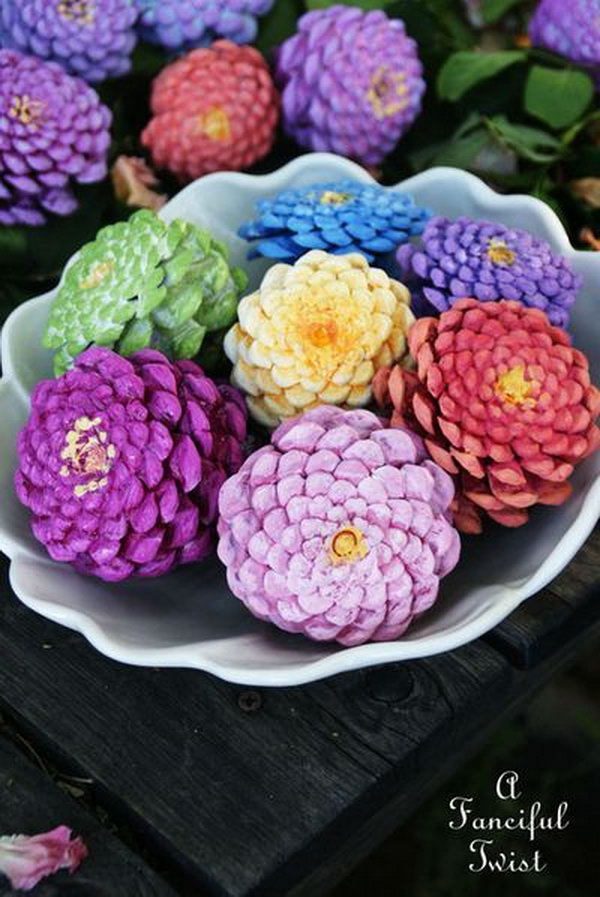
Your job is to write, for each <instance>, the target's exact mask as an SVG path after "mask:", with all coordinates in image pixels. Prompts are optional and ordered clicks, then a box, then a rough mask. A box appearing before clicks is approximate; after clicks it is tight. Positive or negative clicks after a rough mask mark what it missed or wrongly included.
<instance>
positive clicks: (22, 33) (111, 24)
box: [0, 0, 137, 81]
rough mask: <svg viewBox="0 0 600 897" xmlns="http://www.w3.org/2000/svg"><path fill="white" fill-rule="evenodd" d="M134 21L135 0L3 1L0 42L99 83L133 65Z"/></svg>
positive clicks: (0, 19) (127, 69) (0, 44)
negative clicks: (51, 61)
mask: <svg viewBox="0 0 600 897" xmlns="http://www.w3.org/2000/svg"><path fill="white" fill-rule="evenodd" d="M136 19H137V9H136V7H135V4H134V0H2V2H1V3H0V46H3V47H11V48H12V49H14V50H20V51H21V52H23V53H31V54H32V55H34V56H37V57H38V58H39V59H48V60H53V61H54V62H58V63H59V64H60V65H61V67H62V68H63V69H64V70H65V71H66V72H69V73H70V74H71V75H79V76H80V77H81V78H84V79H85V80H86V81H103V80H104V79H105V78H116V77H118V76H119V75H124V74H126V73H127V72H128V71H129V69H130V68H131V59H130V56H131V53H132V51H133V48H134V46H135V44H136V40H137V38H136V34H135V30H134V25H135V21H136Z"/></svg>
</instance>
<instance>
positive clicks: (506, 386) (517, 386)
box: [494, 364, 535, 406]
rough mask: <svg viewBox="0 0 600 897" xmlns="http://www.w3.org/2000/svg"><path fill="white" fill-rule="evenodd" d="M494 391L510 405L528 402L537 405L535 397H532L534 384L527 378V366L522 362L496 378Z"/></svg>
mask: <svg viewBox="0 0 600 897" xmlns="http://www.w3.org/2000/svg"><path fill="white" fill-rule="evenodd" d="M494 391H495V393H496V395H497V396H500V398H501V399H502V401H504V402H508V404H509V405H523V403H524V402H527V404H528V405H529V406H531V405H532V404H533V405H535V399H532V398H531V392H532V384H531V382H530V381H529V380H526V379H525V368H524V367H523V365H522V364H518V365H516V366H515V367H513V368H510V369H509V370H508V371H506V373H505V374H502V375H501V376H500V377H498V379H497V380H496V382H495V384H494Z"/></svg>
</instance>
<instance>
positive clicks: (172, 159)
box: [142, 40, 279, 181]
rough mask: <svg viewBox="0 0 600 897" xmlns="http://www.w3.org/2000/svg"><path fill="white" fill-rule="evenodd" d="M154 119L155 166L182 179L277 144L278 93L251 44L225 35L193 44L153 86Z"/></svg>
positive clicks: (230, 166)
mask: <svg viewBox="0 0 600 897" xmlns="http://www.w3.org/2000/svg"><path fill="white" fill-rule="evenodd" d="M151 106H152V112H153V113H154V118H152V119H151V120H150V122H149V124H148V125H147V126H146V128H145V130H144V132H143V134H142V143H143V144H144V146H146V147H147V148H148V149H149V150H150V152H151V154H152V159H153V161H154V164H155V165H156V166H157V167H159V168H168V169H169V170H170V171H172V172H173V173H174V174H175V175H176V176H177V177H178V178H180V180H182V181H191V180H194V178H199V177H201V176H202V175H203V174H207V173H208V172H211V171H238V170H241V169H243V168H248V167H249V166H250V165H253V164H254V163H255V162H256V161H258V159H262V157H263V156H265V155H266V154H267V153H268V152H269V150H270V149H271V146H272V145H273V141H274V139H275V127H276V125H277V121H278V118H279V95H278V93H277V91H276V90H275V87H274V85H273V81H272V79H271V75H270V72H269V69H268V67H267V64H266V62H265V60H264V58H263V57H262V56H261V54H260V53H259V52H258V50H255V49H254V47H238V46H236V44H233V43H231V41H228V40H219V41H215V43H214V44H212V45H211V46H210V47H207V48H206V49H199V50H192V52H191V53H188V54H187V55H186V56H182V57H181V59H178V60H177V61H176V62H173V63H172V64H171V65H169V66H167V67H166V68H165V69H163V71H162V72H161V73H160V74H159V75H158V77H157V78H156V79H155V81H154V83H153V85H152V97H151Z"/></svg>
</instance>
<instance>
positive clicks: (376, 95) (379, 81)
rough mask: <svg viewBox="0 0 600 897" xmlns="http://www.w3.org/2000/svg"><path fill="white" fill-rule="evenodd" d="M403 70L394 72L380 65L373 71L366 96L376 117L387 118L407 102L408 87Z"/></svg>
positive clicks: (402, 107)
mask: <svg viewBox="0 0 600 897" xmlns="http://www.w3.org/2000/svg"><path fill="white" fill-rule="evenodd" d="M405 82H406V76H405V74H404V72H394V71H390V69H389V68H388V67H387V66H385V65H380V66H379V68H378V69H377V70H376V71H375V72H373V75H372V77H371V81H370V84H369V89H368V91H367V94H366V97H367V101H368V103H369V104H370V106H371V108H372V110H373V112H374V113H375V117H376V118H388V117H389V116H390V115H395V114H396V112H400V110H401V109H404V108H405V107H406V105H407V103H408V88H407V86H406V83H405Z"/></svg>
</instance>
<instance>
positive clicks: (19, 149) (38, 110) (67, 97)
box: [0, 50, 111, 226]
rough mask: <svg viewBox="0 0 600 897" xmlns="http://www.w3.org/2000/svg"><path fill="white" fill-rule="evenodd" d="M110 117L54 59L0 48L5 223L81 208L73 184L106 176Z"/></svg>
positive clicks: (0, 219)
mask: <svg viewBox="0 0 600 897" xmlns="http://www.w3.org/2000/svg"><path fill="white" fill-rule="evenodd" d="M110 122H111V114H110V112H109V110H108V109H107V108H106V106H103V105H102V103H101V102H100V98H99V96H98V94H97V93H96V92H95V90H93V88H91V87H89V86H88V85H87V84H86V83H85V81H82V80H81V79H80V78H73V77H71V75H67V74H66V73H65V72H63V70H62V69H61V67H60V66H59V65H57V64H56V63H54V62H42V61H41V60H40V59H36V58H35V56H23V55H22V54H21V53H17V52H16V51H15V50H0V225H2V224H5V225H11V224H26V225H32V226H35V225H40V224H44V223H45V221H46V212H52V213H53V214H55V215H70V214H71V212H74V211H75V209H76V208H77V200H76V199H75V197H74V195H73V193H72V192H71V186H70V183H71V181H77V182H79V183H80V184H90V183H92V182H94V181H101V180H102V179H103V178H104V177H105V176H106V173H107V167H106V155H107V151H108V147H109V146H110V133H109V127H110Z"/></svg>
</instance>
